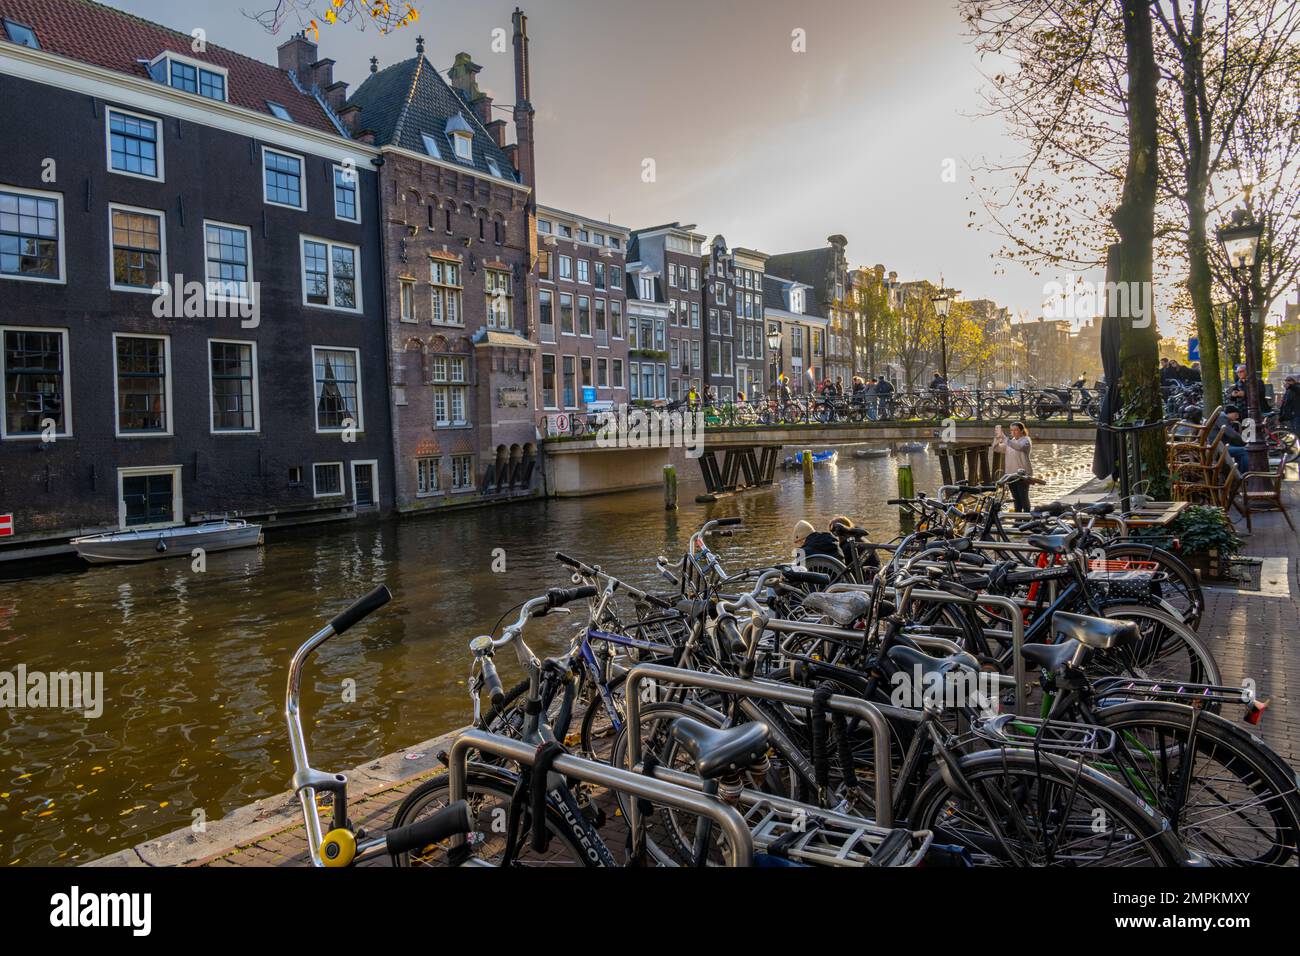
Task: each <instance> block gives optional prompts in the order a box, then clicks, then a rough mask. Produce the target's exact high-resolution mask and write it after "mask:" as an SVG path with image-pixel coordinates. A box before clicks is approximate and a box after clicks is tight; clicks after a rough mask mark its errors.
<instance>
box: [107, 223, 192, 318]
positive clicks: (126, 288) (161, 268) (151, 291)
mask: <svg viewBox="0 0 1300 956" xmlns="http://www.w3.org/2000/svg"><path fill="white" fill-rule="evenodd" d="M114 212H138V213H144V214H145V215H147V216H157V217H158V284H157V285H153V286H150V287H149V288H147V289H146V288H145V287H144V286H138V285H118V284H117V276H116V275H115V269H114V262H113V250H114V248H115V247H114V245H113V213H114ZM206 233H207V230H206V229H205V230H204V239H205V247H204V250H203V255H204V270H203V271H204V273H205V275H206V273H207V268H206V265H207V248H206V238H207V235H206ZM170 282H171V279H170V278H169V275H168V272H167V214H166V213H164V212H163V211H162V210H161V209H146V208H145V207H143V206H128V205H126V203H120V202H111V203H109V204H108V287H109V288H110V289H112V290H113V291H114V292H135V293H143V294H144V295H155V294H156V292H155V290H156V289H158V288H159V287H160V286H161V285H163V284H169V283H170ZM180 291H181V293H183V292H184V291H185V290H184V289H182V290H180Z"/></svg>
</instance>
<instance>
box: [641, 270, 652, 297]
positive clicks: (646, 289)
mask: <svg viewBox="0 0 1300 956" xmlns="http://www.w3.org/2000/svg"><path fill="white" fill-rule="evenodd" d="M640 284H641V298H642V299H645V300H646V301H647V302H649V301H652V300H653V299H654V297H655V280H654V278H653V277H652V276H641V283H640Z"/></svg>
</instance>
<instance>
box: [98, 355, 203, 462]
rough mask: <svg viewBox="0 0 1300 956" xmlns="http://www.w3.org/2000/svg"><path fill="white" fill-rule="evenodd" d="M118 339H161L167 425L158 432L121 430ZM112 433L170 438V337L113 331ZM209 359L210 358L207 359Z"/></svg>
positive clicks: (173, 425)
mask: <svg viewBox="0 0 1300 956" xmlns="http://www.w3.org/2000/svg"><path fill="white" fill-rule="evenodd" d="M118 339H161V340H162V343H163V384H164V388H163V398H164V400H165V401H166V402H167V409H166V412H167V427H166V428H165V429H164V430H163V431H158V432H124V431H122V406H121V403H120V398H121V396H120V395H119V393H118V384H117V340H118ZM112 358H113V435H114V436H115V437H117V438H128V439H130V438H170V437H172V435H173V434H174V433H175V431H176V405H175V404H174V402H173V401H172V337H171V336H170V335H158V334H155V333H153V332H114V333H113V352H112ZM209 361H210V360H209Z"/></svg>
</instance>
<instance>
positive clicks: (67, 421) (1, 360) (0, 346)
mask: <svg viewBox="0 0 1300 956" xmlns="http://www.w3.org/2000/svg"><path fill="white" fill-rule="evenodd" d="M6 332H58V333H59V334H60V335H62V336H63V428H64V431H61V432H55V433H54V436H55V437H56V438H71V437H72V385H71V382H72V360H71V358H70V357H69V355H68V348H69V339H68V330H67V328H64V327H60V326H50V325H0V389H2V388H3V387H4V381H5V376H6V375H7V374H8V370H7V369H6V368H5V352H4V336H5V333H6ZM4 402H5V398H4V395H3V394H2V393H0V440H3V441H40V440H41V433H40V432H34V433H32V434H30V435H25V434H24V435H10V434H9V410H8V408H6V407H5V404H4Z"/></svg>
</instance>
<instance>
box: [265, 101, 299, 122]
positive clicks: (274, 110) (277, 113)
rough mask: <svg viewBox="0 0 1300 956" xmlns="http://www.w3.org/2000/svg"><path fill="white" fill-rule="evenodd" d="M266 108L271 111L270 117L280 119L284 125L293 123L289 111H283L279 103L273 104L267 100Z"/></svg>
mask: <svg viewBox="0 0 1300 956" xmlns="http://www.w3.org/2000/svg"><path fill="white" fill-rule="evenodd" d="M266 107H267V109H269V110H270V111H271V115H272V116H274V117H275V118H276V119H282V120H284V121H285V122H286V123H292V122H293V117H292V116H290V115H289V111H288V110H287V109H285V108H284V107H283V106H281V105H280V104H279V103H274V102H272V101H271V100H267V101H266Z"/></svg>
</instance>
